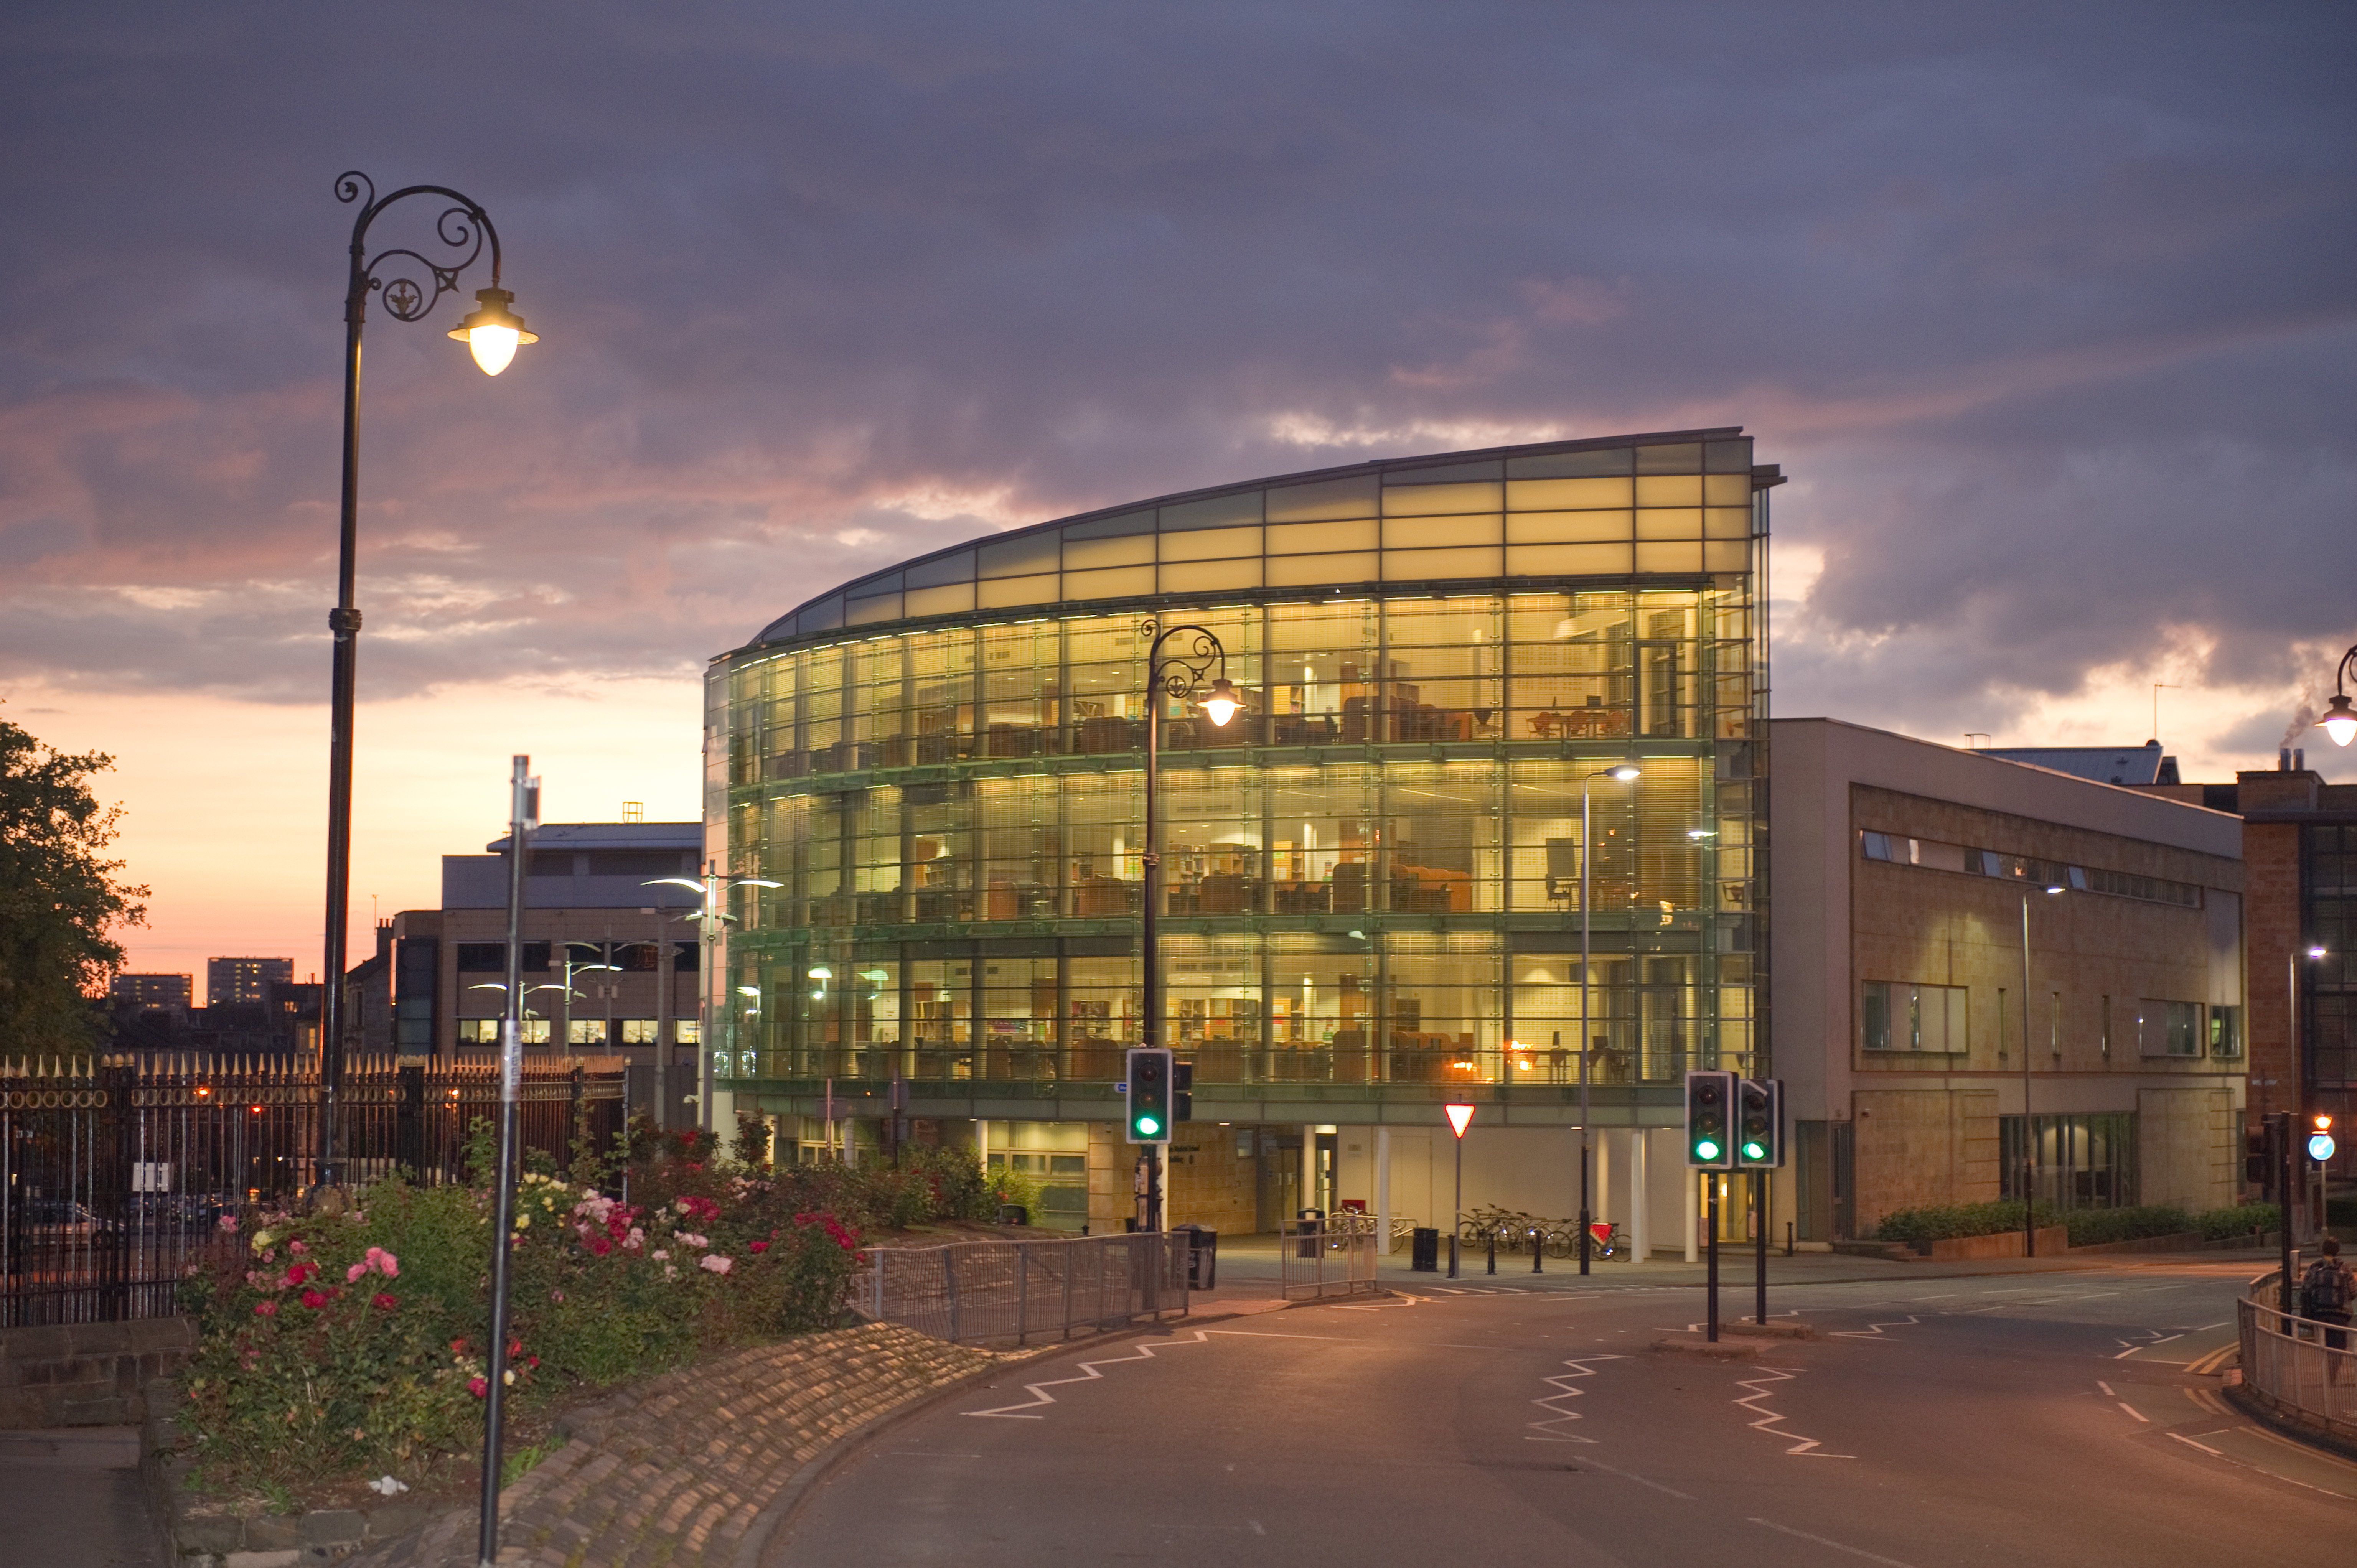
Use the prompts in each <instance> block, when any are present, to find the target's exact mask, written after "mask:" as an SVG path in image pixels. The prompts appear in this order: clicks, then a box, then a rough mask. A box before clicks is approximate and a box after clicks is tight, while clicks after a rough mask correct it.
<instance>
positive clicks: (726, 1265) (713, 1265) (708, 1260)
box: [697, 1252, 737, 1274]
mask: <svg viewBox="0 0 2357 1568" xmlns="http://www.w3.org/2000/svg"><path fill="white" fill-rule="evenodd" d="M736 1262H737V1261H736V1260H735V1259H734V1258H723V1257H720V1256H718V1255H717V1254H716V1253H712V1252H706V1253H705V1254H704V1256H703V1257H702V1258H701V1259H699V1260H698V1261H697V1266H698V1267H699V1268H706V1269H710V1270H711V1271H712V1272H713V1273H716V1274H725V1273H727V1272H728V1271H729V1270H730V1269H731V1268H732V1267H734V1266H735V1265H736Z"/></svg>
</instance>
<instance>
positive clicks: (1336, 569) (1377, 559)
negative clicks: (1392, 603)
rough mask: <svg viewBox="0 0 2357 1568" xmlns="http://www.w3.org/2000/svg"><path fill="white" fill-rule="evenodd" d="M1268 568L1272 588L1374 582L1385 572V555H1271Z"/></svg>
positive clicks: (1371, 553)
mask: <svg viewBox="0 0 2357 1568" xmlns="http://www.w3.org/2000/svg"><path fill="white" fill-rule="evenodd" d="M1367 526H1368V527H1370V528H1372V527H1373V526H1374V525H1373V524H1372V523H1370V524H1368V525H1367ZM1266 571H1267V574H1268V585H1269V586H1270V587H1272V588H1293V587H1315V586H1318V585H1321V584H1326V583H1371V582H1373V581H1374V580H1375V579H1376V578H1377V577H1379V576H1381V575H1382V574H1383V557H1382V556H1380V555H1378V554H1376V553H1374V552H1373V551H1372V550H1369V551H1366V552H1364V553H1357V554H1350V555H1272V556H1271V557H1269V560H1268V564H1267V567H1266Z"/></svg>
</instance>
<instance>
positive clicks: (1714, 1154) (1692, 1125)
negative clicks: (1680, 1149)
mask: <svg viewBox="0 0 2357 1568" xmlns="http://www.w3.org/2000/svg"><path fill="white" fill-rule="evenodd" d="M1734 1108H1735V1075H1734V1074H1733V1073H1731V1072H1719V1071H1708V1072H1690V1073H1688V1074H1686V1164H1688V1165H1693V1166H1694V1167H1695V1168H1696V1169H1698V1170H1711V1171H1731V1170H1733V1169H1734V1168H1735V1138H1734V1128H1733V1127H1732V1125H1731V1124H1730V1123H1731V1122H1732V1119H1733V1114H1734Z"/></svg>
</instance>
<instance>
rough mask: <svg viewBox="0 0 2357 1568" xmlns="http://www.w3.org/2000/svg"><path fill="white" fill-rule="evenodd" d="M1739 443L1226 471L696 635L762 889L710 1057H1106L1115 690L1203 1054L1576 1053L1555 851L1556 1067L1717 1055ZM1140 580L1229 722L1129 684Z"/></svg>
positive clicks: (1114, 852) (1455, 1081) (1115, 1056)
mask: <svg viewBox="0 0 2357 1568" xmlns="http://www.w3.org/2000/svg"><path fill="white" fill-rule="evenodd" d="M1750 459H1751V452H1750V443H1749V441H1748V440H1747V439H1744V438H1742V437H1741V436H1740V434H1739V433H1738V432H1729V431H1719V432H1704V433H1696V434H1694V435H1685V436H1678V437H1649V438H1643V439H1641V440H1637V441H1630V442H1624V443H1617V444H1615V443H1585V444H1563V445H1555V446H1534V447H1522V448H1512V449H1508V450H1506V451H1504V452H1492V453H1486V454H1466V455H1455V456H1450V457H1447V458H1440V459H1419V460H1417V461H1415V462H1412V463H1410V462H1404V463H1397V464H1385V465H1368V466H1365V467H1361V468H1357V469H1352V470H1350V471H1348V472H1347V473H1345V474H1343V475H1340V476H1335V475H1315V476H1305V477H1299V478H1291V479H1280V480H1271V481H1265V482H1260V483H1256V484H1254V485H1251V486H1245V487H1239V488H1236V489H1231V490H1225V491H1219V492H1211V493H1205V494H1199V495H1194V496H1189V497H1183V498H1179V499H1174V500H1168V501H1163V502H1157V503H1147V504H1144V505H1140V506H1136V507H1132V508H1127V509H1117V510H1112V511H1107V512H1102V513H1092V514H1090V515H1089V516H1086V517H1082V518H1078V519H1072V520H1067V521H1061V522H1058V523H1050V524H1044V525H1041V526H1039V527H1037V528H1032V529H1026V530H1021V531H1017V532H1013V533H1009V534H1005V535H1001V536H998V537H996V538H994V539H991V540H987V541H984V542H981V543H979V544H976V545H973V546H968V547H965V548H963V549H960V550H956V551H951V552H944V553H941V554H939V555H936V556H932V557H928V558H926V559H925V560H922V561H919V562H913V563H909V564H906V565H903V566H901V567H899V568H896V569H894V570H892V571H890V572H888V573H882V574H878V575H876V576H874V577H871V578H868V579H866V580H863V581H862V582H861V583H858V584H855V585H851V586H849V587H847V588H845V589H844V590H842V591H840V592H838V593H835V594H832V595H829V596H826V597H825V598H824V599H822V600H819V601H815V602H814V603H813V605H811V606H806V607H803V608H802V609H801V610H799V611H797V612H796V613H795V614H793V615H790V616H788V617H786V618H783V619H781V620H780V621H779V622H777V623H776V624H774V625H773V626H771V627H770V628H768V629H767V630H766V631H765V632H764V633H763V634H762V637H761V639H759V640H758V641H756V642H755V643H754V644H752V645H751V646H749V647H748V648H746V649H743V650H738V651H737V652H735V653H733V654H730V655H728V656H726V657H725V658H724V659H722V660H718V661H716V664H715V665H714V666H713V669H712V672H711V675H710V686H709V699H708V714H707V724H708V730H707V733H708V735H709V736H710V739H709V742H708V757H707V770H708V787H707V800H708V807H707V815H708V819H709V820H708V822H707V832H708V833H709V835H710V839H711V844H712V853H713V854H715V855H716V856H718V857H719V858H720V859H721V860H722V862H723V866H724V869H725V870H726V871H727V872H728V873H729V874H731V875H743V876H758V877H762V878H767V879H770V880H772V881H775V882H776V883H778V884H779V885H780V886H777V887H775V888H760V889H749V888H748V889H745V890H743V891H742V892H741V894H740V895H739V897H740V899H741V901H740V902H739V903H738V904H737V906H736V907H735V912H736V914H737V917H738V920H739V923H738V924H737V925H736V926H734V927H732V929H731V931H730V934H729V937H728V940H727V945H726V961H725V966H724V968H725V973H724V974H723V975H721V976H719V977H716V978H717V979H718V980H719V981H721V982H722V983H717V984H716V987H715V990H716V996H722V997H726V999H727V1000H726V1004H725V1007H726V1019H725V1025H726V1026H725V1028H724V1029H722V1030H720V1031H718V1032H717V1033H716V1037H715V1039H714V1040H713V1042H712V1044H713V1047H714V1050H715V1054H716V1058H715V1059H716V1071H717V1074H718V1076H719V1077H720V1078H722V1079H725V1080H730V1081H732V1082H734V1084H735V1085H736V1086H737V1088H738V1090H742V1091H754V1092H758V1091H759V1090H764V1089H768V1090H774V1091H780V1092H786V1093H794V1092H800V1091H802V1090H804V1088H805V1086H808V1085H812V1084H814V1083H816V1082H818V1081H819V1080H822V1079H835V1080H837V1081H838V1087H840V1085H841V1084H842V1083H844V1082H845V1081H848V1082H853V1083H858V1082H863V1081H864V1082H875V1081H878V1080H884V1079H890V1078H892V1077H894V1076H899V1077H901V1078H904V1079H908V1080H909V1081H910V1083H911V1085H912V1086H913V1087H914V1088H915V1089H916V1090H917V1092H918V1093H920V1095H921V1094H923V1093H925V1092H926V1086H928V1085H940V1086H955V1088H956V1091H957V1092H959V1093H963V1094H969V1095H971V1094H984V1093H988V1094H996V1095H998V1096H1001V1097H1005V1098H1009V1099H1017V1098H1022V1097H1025V1096H1039V1097H1043V1098H1044V1097H1053V1096H1056V1095H1058V1094H1060V1093H1063V1092H1066V1090H1065V1088H1064V1086H1067V1085H1071V1086H1074V1087H1075V1088H1077V1087H1078V1086H1081V1085H1087V1086H1090V1090H1091V1091H1092V1092H1095V1093H1098V1094H1102V1093H1103V1092H1106V1086H1108V1085H1109V1084H1110V1083H1111V1081H1112V1080H1114V1079H1117V1078H1118V1077H1120V1076H1121V1070H1122V1055H1121V1053H1122V1051H1123V1049H1124V1048H1125V1047H1128V1046H1131V1045H1135V1044H1136V1043H1138V1038H1139V1008H1140V999H1141V995H1142V987H1141V984H1140V980H1141V961H1140V956H1139V953H1138V948H1137V932H1138V920H1139V917H1140V914H1141V912H1142V896H1143V871H1144V867H1143V861H1142V855H1141V851H1142V849H1143V838H1144V824H1145V811H1144V804H1145V802H1144V792H1143V782H1144V772H1143V767H1144V747H1145V742H1146V725H1159V726H1160V728H1159V742H1160V746H1161V748H1162V768H1161V774H1160V786H1159V797H1160V799H1159V811H1160V818H1161V833H1162V849H1163V860H1162V867H1163V871H1162V882H1163V907H1162V909H1161V910H1160V917H1161V929H1162V932H1163V941H1162V948H1163V951H1162V961H1163V966H1164V970H1163V972H1164V975H1165V997H1166V1003H1167V1019H1166V1023H1165V1028H1164V1038H1165V1040H1166V1041H1167V1042H1168V1043H1169V1044H1170V1045H1172V1046H1173V1047H1176V1048H1177V1049H1178V1051H1179V1055H1180V1057H1181V1058H1182V1059H1188V1060H1191V1061H1192V1062H1193V1063H1194V1064H1195V1075H1196V1081H1197V1083H1198V1084H1199V1085H1200V1086H1204V1087H1206V1088H1210V1087H1211V1086H1218V1085H1253V1086H1263V1087H1262V1090H1261V1097H1262V1098H1264V1099H1266V1098H1269V1097H1272V1096H1274V1097H1288V1096H1289V1097H1296V1098H1305V1099H1318V1100H1344V1101H1347V1100H1350V1099H1352V1098H1374V1097H1379V1096H1381V1095H1382V1094H1383V1092H1384V1087H1385V1086H1387V1085H1403V1086H1406V1085H1416V1086H1442V1085H1485V1086H1507V1085H1512V1086H1522V1085H1529V1086H1533V1087H1536V1086H1541V1085H1546V1086H1563V1085H1566V1084H1570V1083H1573V1082H1576V1080H1577V1076H1578V1066H1577V1059H1578V1053H1579V1042H1580V1039H1581V1022H1580V1019H1581V990H1582V988H1581V975H1580V972H1579V968H1580V960H1579V940H1578V937H1579V924H1580V913H1581V911H1580V908H1579V904H1578V900H1579V897H1580V872H1581V864H1580V863H1581V859H1582V856H1583V854H1586V855H1588V856H1589V857H1590V861H1591V864H1590V865H1589V866H1588V872H1589V881H1590V884H1591V887H1592V903H1591V908H1590V909H1589V910H1588V912H1587V914H1588V921H1589V924H1590V926H1591V928H1592V942H1591V957H1592V963H1591V969H1592V972H1591V973H1590V975H1589V976H1588V980H1589V984H1588V987H1587V1018H1588V1027H1587V1039H1588V1041H1589V1044H1590V1047H1591V1053H1592V1054H1591V1057H1590V1069H1591V1075H1592V1078H1593V1080H1594V1081H1595V1082H1596V1083H1598V1084H1600V1085H1605V1086H1608V1087H1609V1086H1623V1085H1641V1084H1646V1083H1655V1084H1667V1083H1669V1082H1671V1081H1673V1080H1674V1079H1677V1078H1679V1077H1680V1076H1681V1075H1683V1074H1684V1072H1685V1071H1686V1070H1687V1069H1689V1068H1691V1067H1695V1066H1705V1065H1723V1066H1730V1067H1737V1068H1745V1067H1749V1065H1751V1053H1752V1051H1753V1049H1754V1045H1755V1036H1754V1025H1755V1019H1756V1017H1757V1015H1758V1012H1759V1009H1758V1008H1757V1007H1756V1006H1755V1004H1754V987H1755V981H1756V966H1755V955H1756V953H1757V950H1758V939H1759V934H1760V933H1759V926H1758V921H1759V914H1760V911H1759V908H1758V904H1759V900H1758V897H1757V890H1758V888H1759V886H1761V882H1760V872H1761V870H1762V868H1761V867H1760V866H1759V865H1757V864H1756V862H1755V855H1756V853H1757V850H1758V838H1759V835H1758V832H1757V823H1758V822H1759V821H1760V818H1761V815H1762V811H1763V807H1764V802H1763V801H1762V800H1760V798H1759V794H1758V791H1759V789H1760V779H1759V774H1760V769H1761V766H1762V762H1763V758H1762V757H1761V755H1760V751H1759V749H1758V748H1757V746H1756V743H1755V736H1759V735H1760V733H1761V729H1760V718H1761V717H1762V709H1763V687H1762V682H1760V679H1759V665H1758V660H1757V657H1756V655H1757V649H1758V646H1759V644H1760V632H1761V628H1760V626H1759V625H1758V623H1757V620H1756V613H1757V606H1756V602H1755V598H1754V593H1755V576H1754V574H1753V572H1752V570H1751V562H1752V559H1753V553H1754V552H1755V550H1759V549H1764V543H1765V526H1764V524H1765V501H1764V499H1755V496H1754V491H1753V480H1752V473H1751V460H1750ZM1764 494H1765V492H1764V490H1762V491H1760V497H1761V498H1764ZM1148 616H1153V617H1156V618H1158V619H1159V620H1160V622H1161V623H1162V624H1163V625H1165V626H1169V625H1176V624H1179V623H1182V622H1191V623H1196V624H1200V625H1201V626H1203V627H1205V628H1209V629H1210V630H1211V632H1212V633H1213V634H1214V635H1215V636H1216V637H1217V638H1218V639H1219V641H1220V643H1221V644H1222V646H1223V648H1224V650H1225V653H1226V666H1225V673H1226V674H1227V676H1228V677H1229V678H1230V679H1231V680H1232V681H1233V682H1235V683H1236V684H1237V686H1238V687H1239V688H1241V689H1242V691H1243V695H1244V697H1245V701H1246V705H1245V708H1244V710H1243V713H1241V714H1238V716H1237V717H1236V718H1235V719H1234V720H1233V721H1232V723H1231V724H1229V725H1226V726H1225V727H1216V726H1213V725H1211V724H1210V723H1209V722H1208V721H1207V720H1206V719H1205V718H1204V717H1203V716H1202V715H1201V714H1200V713H1196V712H1191V711H1189V709H1188V708H1186V707H1185V706H1184V705H1183V704H1181V703H1177V702H1175V701H1165V702H1161V703H1155V702H1151V701H1149V700H1147V699H1146V696H1145V687H1146V668H1145V659H1146V648H1147V642H1148V640H1149V639H1148V638H1147V636H1146V635H1144V634H1142V629H1141V623H1142V622H1143V621H1144V619H1145V618H1146V617H1148ZM1624 761H1633V762H1635V763H1636V764H1637V765H1638V766H1639V767H1640V768H1641V769H1642V774H1641V777H1640V778H1639V779H1637V780H1635V781H1634V782H1631V783H1622V782H1619V781H1616V780H1613V779H1605V778H1601V777H1598V775H1599V774H1600V772H1601V770H1602V769H1604V768H1608V767H1609V766H1612V765H1614V764H1618V763H1620V762H1624ZM1583 791H1586V792H1587V794H1588V795H1589V798H1590V803H1591V810H1590V821H1591V823H1592V832H1591V838H1590V842H1588V843H1583V842H1582V839H1581V801H1582V795H1583ZM719 1005H723V1004H716V1007H717V1006H719Z"/></svg>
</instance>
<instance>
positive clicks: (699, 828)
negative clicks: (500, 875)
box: [483, 822, 704, 854]
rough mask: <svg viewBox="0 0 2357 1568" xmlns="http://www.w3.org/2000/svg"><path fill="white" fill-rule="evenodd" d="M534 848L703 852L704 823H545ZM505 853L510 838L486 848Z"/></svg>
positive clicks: (501, 838)
mask: <svg viewBox="0 0 2357 1568" xmlns="http://www.w3.org/2000/svg"><path fill="white" fill-rule="evenodd" d="M532 847H533V848H534V849H702V848H703V847H704V824H703V823H702V822H543V823H541V824H540V826H538V827H536V828H534V829H533V830H532ZM483 848H484V850H485V851H486V852H487V853H489V854H506V853H507V849H508V835H507V834H505V833H501V834H500V836H499V837H497V838H495V839H493V840H492V841H491V842H490V843H487V844H485V845H484V846H483Z"/></svg>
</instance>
